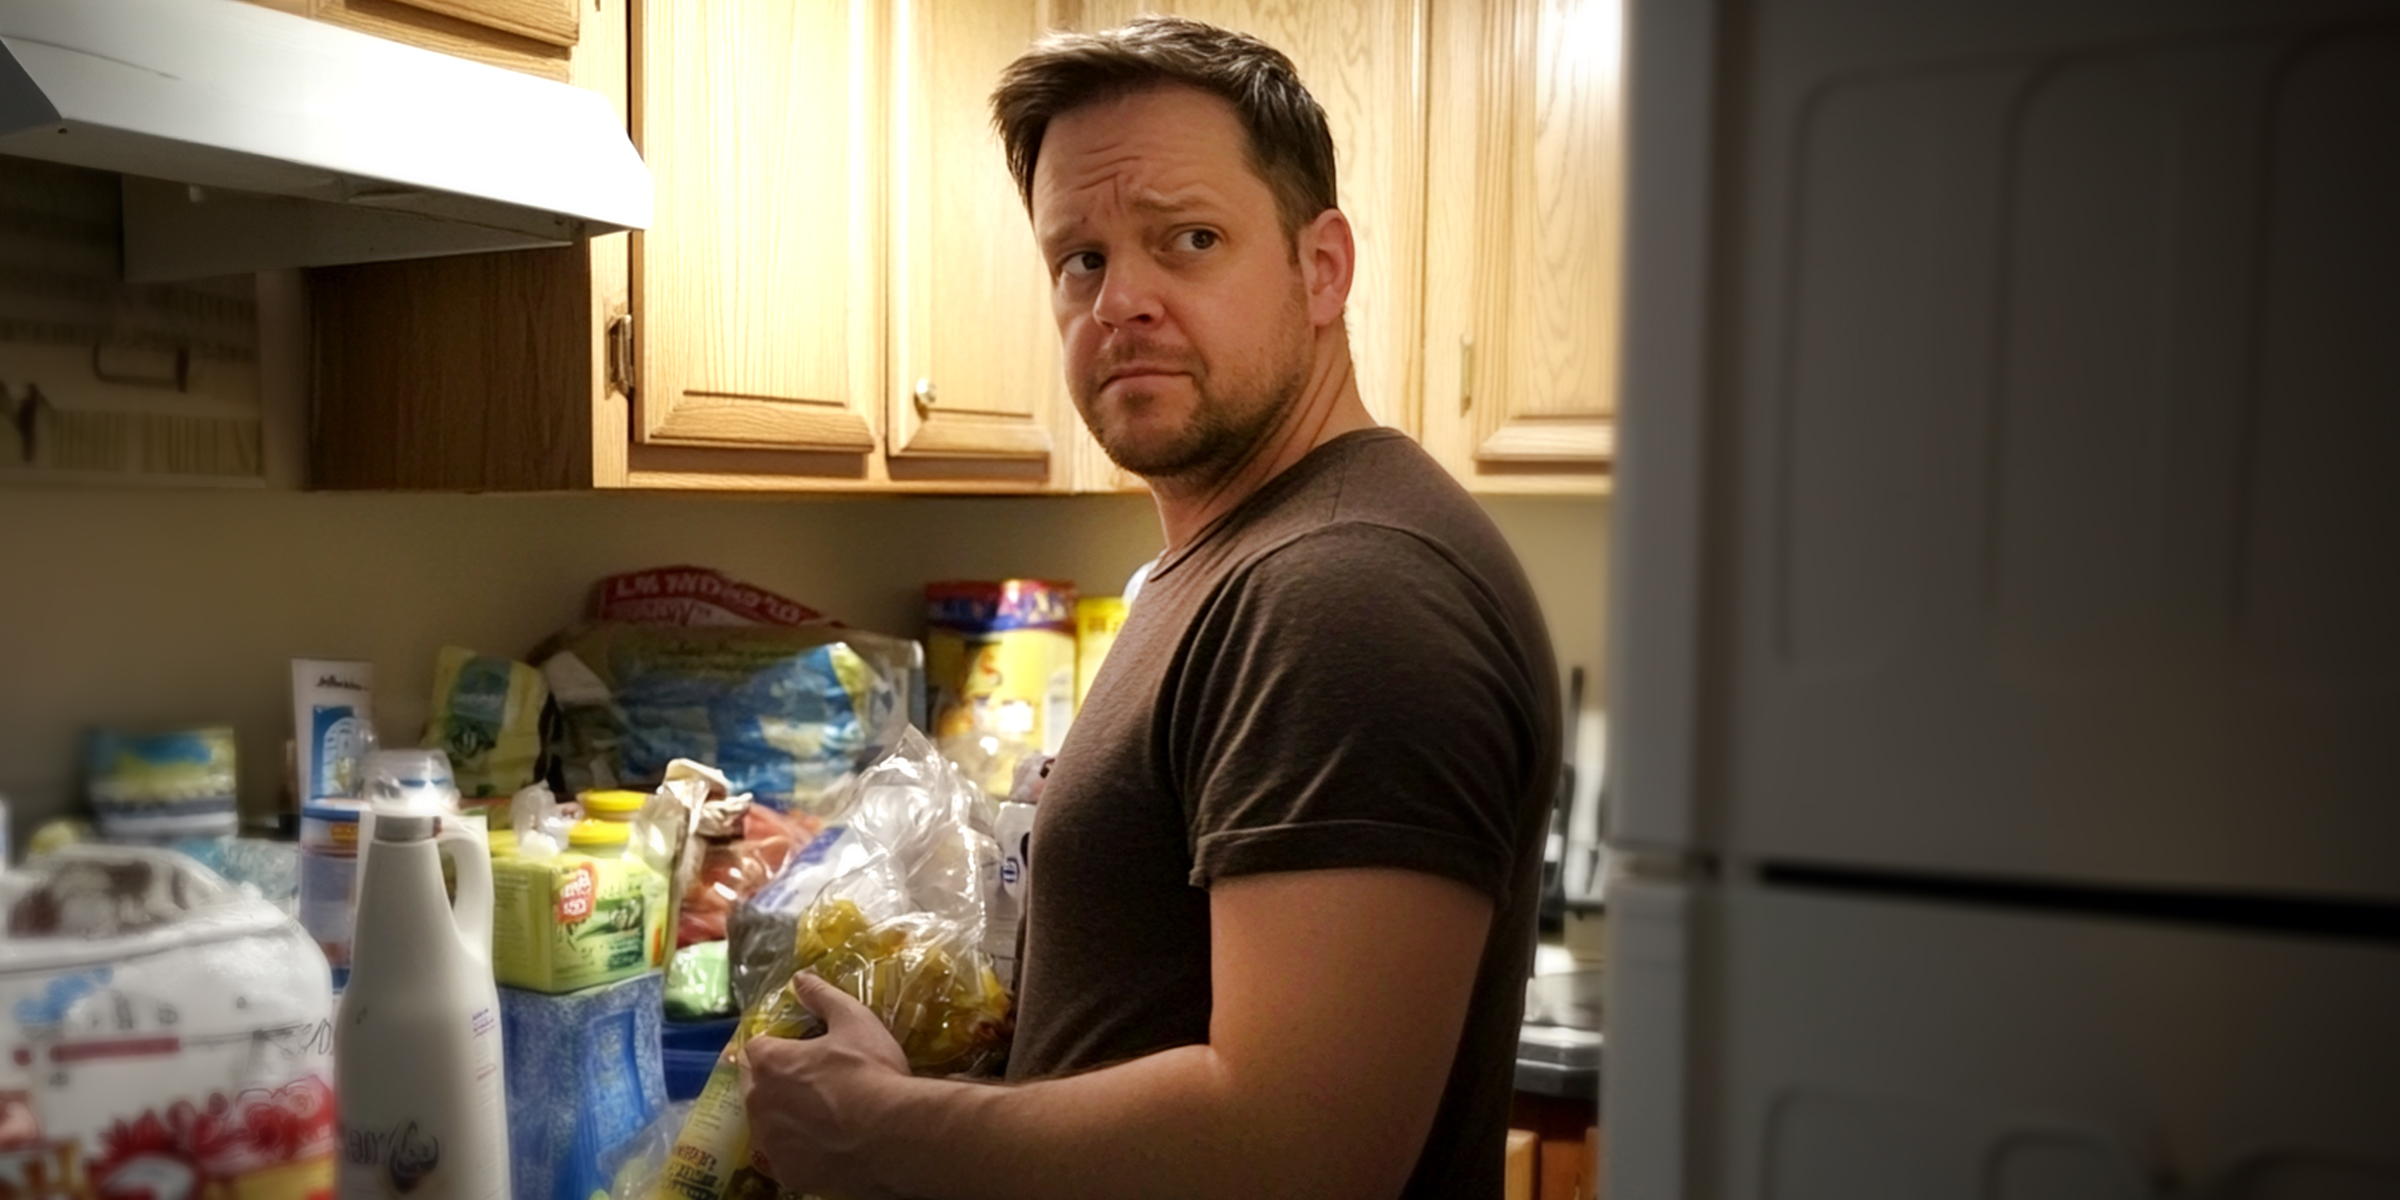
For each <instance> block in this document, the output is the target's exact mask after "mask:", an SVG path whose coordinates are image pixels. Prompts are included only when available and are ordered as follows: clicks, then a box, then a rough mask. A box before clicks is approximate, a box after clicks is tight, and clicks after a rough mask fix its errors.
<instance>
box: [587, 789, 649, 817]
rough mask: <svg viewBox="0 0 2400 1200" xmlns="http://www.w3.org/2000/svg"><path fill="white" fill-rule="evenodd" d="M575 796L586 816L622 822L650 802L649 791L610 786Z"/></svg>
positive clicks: (636, 813) (638, 812)
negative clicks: (610, 787) (602, 789)
mask: <svg viewBox="0 0 2400 1200" xmlns="http://www.w3.org/2000/svg"><path fill="white" fill-rule="evenodd" d="M576 798H577V799H579V800H581V801H583V814H584V816H585V817H586V818H591V819H597V820H602V821H615V822H620V823H624V822H631V821H632V820H633V818H634V817H635V816H637V815H639V814H640V813H641V811H642V806H643V805H645V804H648V803H649V802H650V793H648V792H634V791H626V790H623V789H617V788H612V789H608V790H605V791H593V792H584V793H583V794H581V795H580V796H578V797H576Z"/></svg>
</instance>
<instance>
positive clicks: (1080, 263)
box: [1058, 250, 1108, 275]
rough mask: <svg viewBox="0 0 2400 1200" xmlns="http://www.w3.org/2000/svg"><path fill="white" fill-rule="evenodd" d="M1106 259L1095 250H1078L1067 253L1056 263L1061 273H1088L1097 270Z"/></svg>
mask: <svg viewBox="0 0 2400 1200" xmlns="http://www.w3.org/2000/svg"><path fill="white" fill-rule="evenodd" d="M1107 261H1108V260H1107V259H1104V258H1102V257H1100V252H1099V251H1097V250H1079V251H1077V252H1075V253H1073V254H1070V255H1068V256H1067V257H1066V258H1065V259H1064V260H1062V261H1061V262H1060V263H1059V264H1058V273H1059V274H1061V275H1089V274H1091V273H1092V272H1094V271H1097V270H1099V269H1100V267H1101V264H1103V263H1105V262H1107Z"/></svg>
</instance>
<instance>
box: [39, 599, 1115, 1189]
mask: <svg viewBox="0 0 2400 1200" xmlns="http://www.w3.org/2000/svg"><path fill="white" fill-rule="evenodd" d="M1112 603H1113V602H1112ZM1086 605H1087V607H1086V608H1085V609H1084V613H1083V615H1084V618H1085V627H1086V628H1087V629H1088V630H1090V631H1092V632H1093V633H1094V634H1095V636H1099V637H1101V638H1102V639H1103V641H1104V639H1105V636H1106V635H1110V634H1113V632H1114V629H1115V625H1116V623H1118V622H1120V621H1121V620H1122V617H1123V609H1122V606H1121V605H1116V606H1115V607H1114V608H1113V610H1112V609H1110V608H1108V607H1107V606H1101V607H1099V608H1093V607H1090V606H1089V605H1090V602H1088V601H1087V602H1086ZM928 607H929V611H930V613H931V614H932V616H933V618H934V619H933V621H932V622H931V624H930V630H929V632H930V637H929V640H930V641H931V642H932V643H933V644H934V645H935V646H936V647H938V648H939V649H938V651H937V664H938V672H937V683H936V686H934V687H931V688H929V687H928V686H927V671H926V665H925V651H924V650H923V648H922V647H921V646H920V644H919V643H918V642H916V641H914V640H911V639H908V638H902V637H895V636H890V635H885V634H878V633H871V632H868V631H864V630H859V629H855V628H851V627H849V626H846V625H843V624H841V623H839V622H837V621H834V620H832V619H830V618H828V617H826V616H824V615H823V614H821V613H818V612H816V611H815V610H813V609H810V608H808V607H807V606H805V605H802V604H799V603H798V602H796V601H792V600H789V599H786V598H784V597H780V596H776V595H774V594H772V593H770V592H767V591H765V590H763V589H760V588H757V587H754V586H751V585H747V584H743V583H741V582H739V581H737V580H734V579H731V578H729V577H727V576H725V575H723V574H721V573H718V572H715V571H711V570H706V569H703V568H694V567H676V568H666V569H660V570H651V571H641V572H634V573H630V574H625V575H618V576H612V577H610V578H608V579H604V580H602V581H600V583H599V584H598V586H597V587H595V588H594V590H593V593H592V598H591V604H590V606H589V608H588V609H587V612H586V614H585V617H584V619H583V620H581V621H579V622H577V623H576V624H575V625H574V626H572V627H571V628H568V629H564V630H561V631H560V632H558V633H557V634H555V635H554V636H552V637H550V638H548V639H546V640H545V641H544V642H543V643H542V644H541V645H539V646H537V647H535V648H534V649H533V651H532V652H531V653H529V654H527V655H525V656H524V658H523V659H522V660H519V659H511V658H506V657H495V656H492V655H489V654H485V653H481V652H478V651H476V650H472V649H467V648H464V647H457V646H446V647H442V648H440V649H439V650H438V651H437V653H436V655H435V658H434V664H433V665H434V670H433V673H432V678H433V688H432V696H431V703H430V704H429V705H428V708H427V712H428V719H427V721H426V724H425V727H424V730H423V737H422V742H421V745H419V746H417V747H413V748H405V749H403V748H393V747H386V746H383V745H381V744H380V743H379V739H378V737H377V725H376V718H375V695H376V684H375V670H374V664H372V663H368V662H363V661H347V660H339V659H295V660H294V661H293V663H292V676H291V677H292V701H293V708H292V717H293V720H292V733H293V746H292V761H291V771H290V780H291V798H290V804H289V811H288V813H286V814H285V817H284V828H283V829H282V830H281V831H280V832H281V833H282V835H283V836H282V838H280V839H277V838H261V837H257V836H236V834H237V828H236V814H237V800H236V797H237V794H238V793H237V791H236V789H235V787H234V780H235V762H234V750H235V738H234V736H233V731H232V730H231V729H230V728H228V727H223V726H197V727H192V728H186V729H171V730H130V731H128V730H102V731H96V732H95V733H94V734H93V735H92V737H91V738H90V739H89V741H88V742H87V745H86V748H85V749H86V762H87V774H88V778H89V781H90V795H91V798H92V802H93V803H92V812H91V815H90V818H89V819H84V818H69V819H65V820H59V821H52V822H49V823H48V824H46V825H44V826H43V827H42V828H41V829H40V830H39V831H38V832H37V833H36V835H35V836H34V837H33V838H32V839H31V840H30V845H29V846H28V856H27V861H26V863H25V864H24V865H22V866H20V867H18V868H16V869H14V870H9V871H6V872H0V907H4V908H5V912H6V916H7V929H8V936H7V937H6V938H5V939H0V1000H5V1001H7V1002H8V1004H7V1009H6V1011H7V1013H8V1014H9V1015H8V1020H9V1022H10V1024H9V1025H8V1026H7V1027H6V1032H7V1034H8V1036H9V1038H10V1041H11V1043H12V1044H11V1046H10V1047H9V1049H10V1050H11V1051H13V1053H11V1054H0V1182H6V1183H9V1184H11V1185H12V1186H15V1187H17V1189H18V1190H19V1191H26V1190H29V1189H30V1190H38V1191H41V1192H43V1193H44V1194H46V1195H54V1196H61V1197H84V1196H89V1197H94V1198H97V1197H100V1196H104V1195H107V1196H115V1195H122V1194H129V1192H130V1191H132V1190H141V1191H144V1192H145V1193H146V1194H147V1195H148V1196H149V1197H150V1198H151V1200H186V1198H193V1200H197V1198H198V1197H202V1196H204V1195H210V1194H236V1193H238V1194H243V1195H264V1196H284V1195H288V1196H290V1197H292V1198H293V1200H302V1198H306V1200H316V1198H317V1197H321V1196H328V1195H331V1194H332V1193H333V1192H334V1191H337V1190H338V1191H339V1192H340V1193H341V1194H343V1195H345V1196H348V1195H353V1194H355V1195H360V1196H364V1195H368V1194H374V1195H378V1196H385V1195H407V1196H409V1197H410V1198H411V1200H434V1198H439V1197H450V1196H458V1197H462V1198H463V1197H469V1196H472V1197H475V1198H476V1200H485V1198H492V1200H506V1197H508V1196H509V1195H510V1194H511V1193H513V1194H514V1195H515V1197H516V1200H595V1198H602V1197H613V1198H615V1200H647V1198H648V1197H650V1196H653V1195H660V1196H665V1195H676V1196H683V1197H690V1198H692V1200H721V1198H724V1197H730V1196H736V1195H742V1196H749V1195H758V1196H767V1195H772V1194H774V1192H775V1188H774V1186H773V1185H772V1183H771V1182H770V1181H766V1180H763V1179H760V1178H758V1177H756V1176H755V1175H753V1174H751V1173H750V1172H749V1169H748V1166H747V1163H748V1161H749V1157H748V1154H747V1141H746V1136H747V1135H746V1126H745V1123H744V1122H743V1121H742V1120H741V1113H740V1091H739V1086H738V1084H739V1080H738V1072H737V1071H735V1070H734V1069H733V1068H731V1067H729V1066H727V1065H725V1063H724V1062H722V1061H721V1058H722V1055H721V1052H722V1050H723V1049H724V1047H726V1046H727V1045H728V1044H729V1043H731V1042H732V1041H733V1040H735V1039H737V1038H745V1037H749V1036H755V1035H760V1034H767V1035H776V1036H809V1035H811V1034H812V1033H813V1032H814V1031H813V1029H812V1028H811V1025H812V1023H813V1018H811V1017H809V1016H808V1014H807V1013H806V1011H805V1010H804V1009H802V1008H801V1007H800V1005H799V1003H798V1001H797V999H796V995H795V993H794V991H793V988H792V983H791V981H792V979H793V977H794V975H795V973H796V972H802V971H805V972H810V973H813V974H816V975H818V976H820V977H821V978H823V979H825V980H828V981H830V982H832V983H833V984H835V985H836V986H838V987H840V988H842V989H843V990H845V991H847V992H849V993H850V994H851V995H853V996H855V997H856V998H858V999H859V1000H860V1001H862V1002H863V1003H865V1004H866V1005H867V1006H868V1007H869V1008H870V1009H872V1010H874V1011H875V1012H876V1013H877V1014H878V1015H879V1016H881V1017H882V1018H883V1019H884V1021H885V1022H886V1024H887V1025H888V1026H889V1027H890V1028H891V1030H892V1033H893V1035H894V1037H895V1038H896V1039H897V1040H898V1041H899V1042H900V1044H901V1045H902V1047H903V1049H904V1051H905V1052H906V1054H907V1057H908V1060H909V1062H910V1064H911V1066H912V1067H913V1068H914V1069H917V1070H920V1071H923V1072H929V1073H931V1072H938V1073H943V1074H961V1073H978V1072H983V1073H996V1072H998V1071H999V1070H1000V1069H1001V1068H1002V1067H1003V1065H1004V1063H1005V1058H1006V1054H1007V1049H1008V1041H1009V1034H1010V1029H1011V1024H1012V998H1011V992H1010V986H1011V984H1010V979H1011V976H1012V975H1013V963H1014V958H1015V953H1016V945H1015V940H1016V921H1017V915H1018V913H1019V911H1020V910H1021V906H1022V901H1023V883H1024V878H1025V876H1024V871H1025V860H1026V857H1027V854H1028V851H1029V845H1030V839H1029V837H1028V836H1027V834H1026V830H1027V829H1028V828H1029V821H1028V820H1027V819H1026V817H1025V814H1027V813H1029V812H1030V802H1031V801H1032V799H1033V798H1034V797H1033V795H1032V791H1033V789H1034V788H1036V787H1038V783H1039V780H1040V776H1041V769H1042V767H1043V765H1044V764H1045V763H1046V761H1047V752H1049V751H1052V750H1055V749H1056V747H1057V744H1058V741H1059V739H1060V738H1062V737H1063V735H1064V732H1065V728H1066V725H1067V723H1068V721H1069V720H1070V719H1071V717H1072V711H1073V705H1074V703H1075V702H1076V701H1077V700H1079V699H1080V695H1079V693H1080V690H1081V689H1080V688H1079V687H1078V683H1079V682H1080V683H1082V684H1084V685H1087V686H1088V683H1089V679H1090V674H1091V667H1092V662H1091V661H1090V660H1089V659H1087V660H1085V661H1083V662H1080V663H1079V662H1078V659H1077V656H1076V653H1075V646H1076V643H1077V640H1078V638H1077V625H1076V616H1077V604H1076V598H1075V596H1074V593H1073V590H1072V589H1071V587H1069V586H1067V585H1063V584H1043V583H1035V582H1032V581H1002V582H998V583H989V584H985V583H941V584H935V585H932V586H931V587H929V588H928ZM937 734H938V735H939V736H936V735H937ZM1028 781H1030V782H1028ZM1012 789H1016V790H1019V791H1021V792H1023V794H1022V795H1020V796H1017V797H1015V798H1014V800H1015V802H1012V803H1007V804H1005V805H1004V804H1003V803H1001V802H1000V798H1006V797H1007V796H1008V793H1009V792H1010V791H1011V790H1012ZM1004 809H1006V810H1007V811H1008V813H1009V814H1010V815H1005V816H1004V815H1003V811H1004ZM238 832H241V833H252V834H254V833H255V832H257V831H256V830H255V829H245V830H240V831H238ZM999 832H1006V833H1007V836H1008V838H1009V841H1010V843H1011V844H1010V845H1009V846H1008V847H1006V848H1004V847H1003V845H1002V843H1001V841H1000V840H999V838H998V837H996V836H995V835H996V833H999ZM295 836H296V841H295V840H293V838H294V837H295ZM462 856H466V857H462ZM469 859H471V860H472V861H469ZM470 867H472V868H473V869H469V868H470ZM395 897H399V899H395ZM362 900H363V902H364V903H365V904H366V907H365V908H363V909H362V907H361V904H362ZM429 956H430V957H429ZM445 964H456V965H458V967H459V970H460V971H463V974H455V973H453V974H445V973H444V972H445V971H446V970H448V966H446V965H445ZM436 967H442V969H441V970H437V969H435V968H436ZM437 977H438V978H437ZM378 1005H380V1006H383V1010H384V1011H386V1012H387V1013H390V1014H398V1013H400V1012H403V1011H405V1012H408V1013H411V1014H414V1015H412V1016H410V1017H409V1018H408V1020H409V1021H412V1022H416V1024H415V1025H412V1026H410V1028H411V1029H412V1030H414V1032H411V1033H410V1034H409V1035H408V1036H407V1037H405V1038H398V1037H395V1035H394V1034H392V1033H390V1032H388V1030H392V1029H396V1028H398V1027H396V1026H391V1025H390V1024H389V1022H390V1021H392V1020H397V1019H399V1018H398V1017H397V1016H387V1017H385V1018H382V1021H383V1022H384V1023H383V1024H378V1023H377V1021H376V1020H375V1019H374V1018H371V1017H370V1016H369V1015H368V1014H369V1012H370V1010H371V1009H373V1008H374V1007H375V1006H378ZM379 1030H381V1031H387V1032H378V1031H379ZM428 1031H430V1032H428ZM445 1031H446V1032H445ZM337 1047H339V1048H340V1049H337ZM454 1050H455V1051H456V1053H455V1054H454V1053H452V1052H453V1051H454ZM369 1059H372V1064H371V1067H372V1069H369V1070H362V1069H359V1067H358V1064H359V1063H363V1062H367V1061H368V1060H369ZM345 1066H348V1067H350V1068H351V1069H349V1070H345ZM445 1072H447V1073H446V1074H445ZM428 1098H430V1099H428ZM412 1106H414V1107H412ZM503 1108H504V1109H505V1112H504V1113H503V1112H502V1111H501V1110H502V1109H503ZM345 1112H348V1113H349V1114H350V1115H351V1116H352V1117H354V1118H359V1120H360V1121H364V1122H365V1123H363V1124H362V1123H359V1122H358V1121H353V1122H345V1121H344V1120H343V1114H344V1113H345ZM369 1112H372V1113H373V1114H374V1116H373V1118H372V1120H366V1119H365V1118H363V1117H361V1114H364V1113H369ZM474 1114H482V1115H481V1116H475V1115H474ZM462 1120H463V1121H466V1124H464V1125H461V1124H460V1123H459V1122H461V1121H462ZM229 1123H238V1124H239V1126H240V1130H241V1131H240V1132H239V1133H238V1134H237V1133H235V1132H232V1131H231V1130H232V1125H231V1124H229ZM502 1126H505V1130H506V1140H505V1142H504V1143H498V1142H494V1143H490V1145H492V1146H499V1147H501V1149H500V1150H499V1151H498V1152H496V1153H495V1152H492V1151H491V1149H490V1147H489V1146H486V1145H485V1143H486V1142H488V1141H489V1135H491V1134H492V1133H493V1132H494V1131H496V1130H497V1129H499V1128H500V1127H502ZM470 1143H473V1144H470ZM679 1146H680V1147H682V1149H681V1150H680V1151H679V1150H678V1147H679ZM479 1147H481V1148H479ZM478 1163H483V1164H487V1165H484V1166H480V1167H479V1166H478V1165H477V1164H478ZM701 1163H706V1164H712V1165H711V1166H709V1167H707V1168H706V1169H702V1168H701V1167H698V1166H695V1165H694V1164H701ZM488 1164H506V1165H505V1166H493V1165H488Z"/></svg>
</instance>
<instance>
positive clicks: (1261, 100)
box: [992, 16, 1335, 238]
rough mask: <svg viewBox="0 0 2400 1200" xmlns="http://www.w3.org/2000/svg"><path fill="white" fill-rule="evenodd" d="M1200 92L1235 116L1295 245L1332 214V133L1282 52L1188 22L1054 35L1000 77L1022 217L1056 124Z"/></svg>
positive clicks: (1151, 20) (1168, 20) (999, 113)
mask: <svg viewBox="0 0 2400 1200" xmlns="http://www.w3.org/2000/svg"><path fill="white" fill-rule="evenodd" d="M1174 86H1182V87H1190V88H1197V89H1199V90H1201V91H1203V92H1207V93H1209V94H1210V95H1213V96H1216V97H1218V98H1219V99H1222V100H1224V101H1225V102H1226V103H1228V104H1230V105H1232V106H1233V111H1234V115H1235V117H1236V118H1238V119H1239V120H1240V121H1241V123H1242V129H1243V130H1244V132H1246V133H1247V134H1248V135H1249V136H1248V142H1249V145H1248V146H1247V147H1245V151H1246V153H1247V156H1248V158H1249V160H1250V169H1251V170H1253V171H1255V172H1257V174H1258V177H1259V178H1260V179H1261V180H1263V181H1265V183H1266V185H1267V190H1268V191H1270V192H1272V193H1274V196H1275V214H1276V217H1277V218H1278V219H1279V221H1280V223H1281V224H1282V226H1283V235H1284V237H1286V238H1290V237H1291V236H1293V235H1294V234H1297V233H1298V232H1299V231H1300V227H1301V226H1303V225H1306V224H1308V223H1309V222H1310V221H1313V220H1315V219H1316V218H1317V214H1319V213H1321V212H1324V211H1325V210H1326V209H1329V208H1333V207H1335V199H1334V180H1333V132H1332V131H1331V130H1330V129H1328V128H1327V127H1326V124H1325V110H1324V109H1323V108H1321V107H1319V106H1318V105H1317V101H1316V97H1314V96H1311V95H1309V94H1308V89H1307V88H1305V87H1303V86H1301V84H1300V73H1299V72H1298V71H1297V70H1295V69H1293V67H1292V60H1291V59H1289V58H1286V57H1284V55H1283V52H1282V51H1280V50H1277V49H1275V48H1274V47H1273V46H1269V45H1267V44H1266V43H1265V42H1262V41H1259V40H1258V39H1257V38H1254V37H1251V36H1249V35H1248V34H1242V33H1234V32H1232V31H1230V30H1225V29H1219V28H1217V27H1216V26H1214V25H1207V24H1203V23H1201V22H1199V21H1194V20H1191V19H1189V18H1185V17H1158V16H1152V17H1141V18H1138V19H1136V20H1134V21H1133V22H1132V23H1130V24H1127V25H1125V26H1122V27H1120V28H1117V29H1111V30H1106V31H1104V32H1100V33H1052V34H1050V35H1048V36H1046V37H1044V38H1043V39H1042V40H1040V41H1038V42H1036V43H1034V46H1033V48H1032V49H1031V50H1028V51H1026V52H1025V53H1024V54H1023V55H1022V56H1021V57H1019V58H1018V59H1017V61H1015V62H1013V63H1010V64H1009V65H1008V69H1007V70H1005V71H1003V72H1001V74H1000V86H999V88H997V89H996V90H994V91H993V92H992V124H993V126H994V127H996V128H997V129H999V131H1000V142H1001V145H1002V146H1003V147H1004V148H1005V149H1006V150H1007V151H1008V170H1009V174H1011V175H1013V176H1015V177H1016V181H1017V192H1018V194H1019V195H1021V196H1022V197H1024V200H1025V211H1026V212H1028V213H1030V212H1032V211H1033V167H1034V162H1035V160H1036V159H1038V158H1039V157H1040V156H1041V150H1042V135H1043V133H1044V132H1046V131H1047V130H1048V129H1049V127H1050V121H1051V119H1052V118H1054V117H1057V116H1058V115H1059V114H1061V113H1065V112H1069V111H1072V110H1074V109H1078V108H1082V107H1084V106H1085V105H1089V104H1097V103H1100V102H1102V101H1106V100H1113V99H1115V98H1117V97H1119V96H1125V95H1130V94H1133V93H1136V92H1145V91H1150V90H1152V89H1154V88H1161V87H1174Z"/></svg>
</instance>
